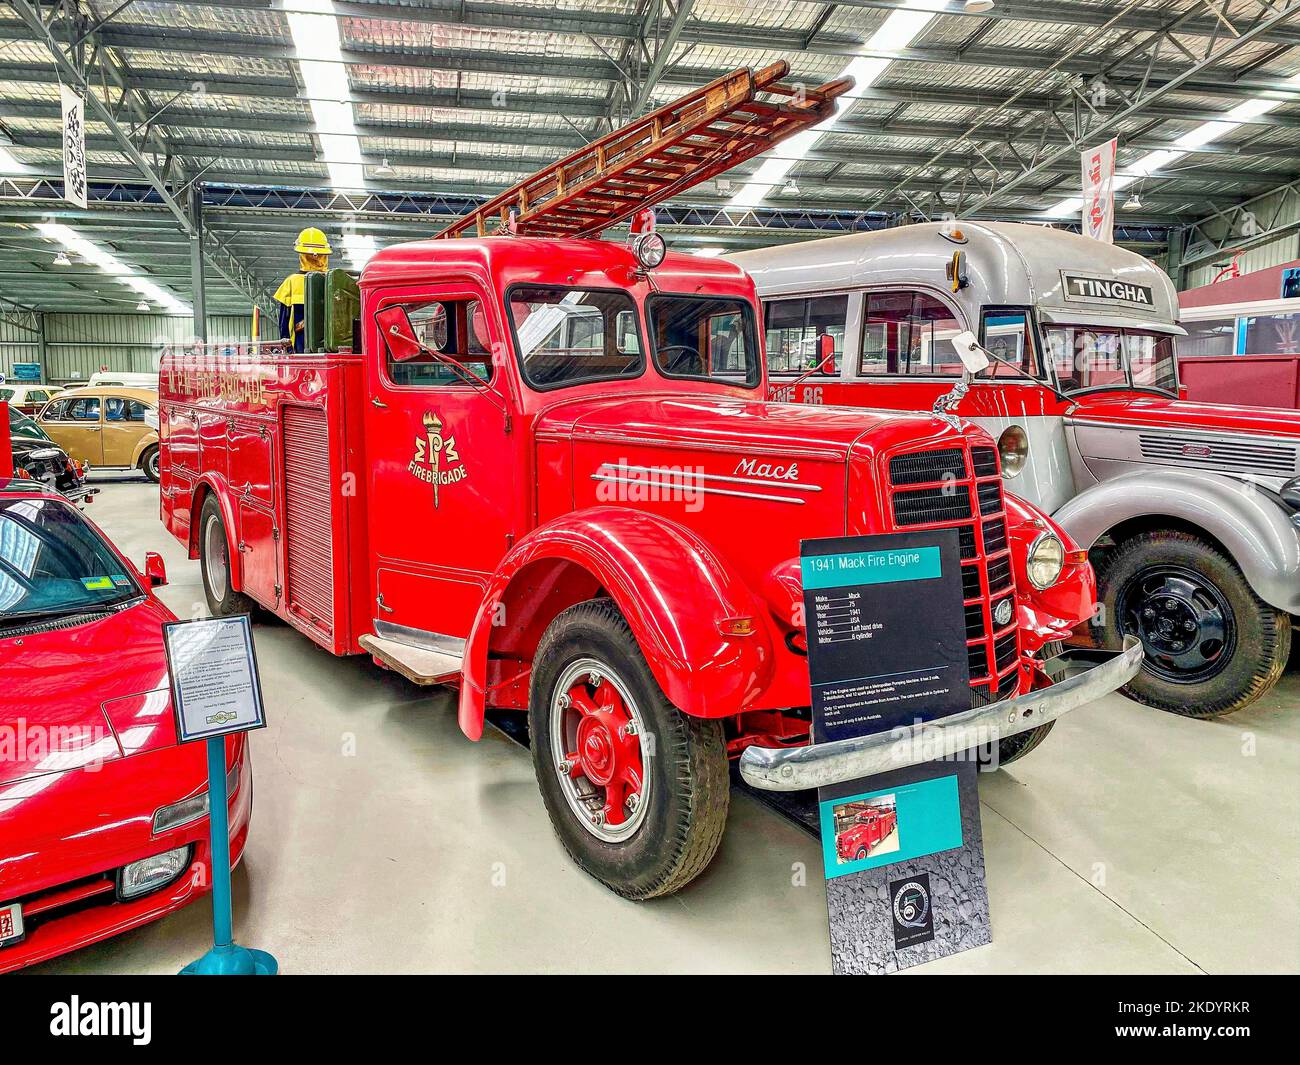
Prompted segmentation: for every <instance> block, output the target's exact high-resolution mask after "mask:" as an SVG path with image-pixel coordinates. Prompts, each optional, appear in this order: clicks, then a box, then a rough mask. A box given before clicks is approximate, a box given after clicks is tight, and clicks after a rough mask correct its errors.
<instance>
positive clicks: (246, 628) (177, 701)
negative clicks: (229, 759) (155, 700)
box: [163, 614, 266, 743]
mask: <svg viewBox="0 0 1300 1065" xmlns="http://www.w3.org/2000/svg"><path fill="white" fill-rule="evenodd" d="M163 640H164V644H165V646H166V648H167V664H168V667H169V672H170V674H171V689H172V708H173V711H174V712H175V715H176V738H177V740H178V741H179V742H180V743H189V742H191V741H192V740H205V739H208V738H210V737H212V736H224V735H226V734H228V733H231V732H247V731H249V730H250V729H257V728H264V727H265V725H266V713H265V711H264V710H263V707H262V685H261V680H260V678H259V677H258V673H257V657H256V655H255V654H254V652H253V630H252V626H251V625H250V624H249V619H248V615H247V614H240V615H238V616H236V617H233V618H201V619H199V620H197V621H172V622H168V623H167V624H166V625H164V626H163Z"/></svg>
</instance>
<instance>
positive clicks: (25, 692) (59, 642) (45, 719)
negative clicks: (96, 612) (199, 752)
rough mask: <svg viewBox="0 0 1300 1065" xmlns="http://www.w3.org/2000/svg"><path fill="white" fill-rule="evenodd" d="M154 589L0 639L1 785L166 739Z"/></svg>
mask: <svg viewBox="0 0 1300 1065" xmlns="http://www.w3.org/2000/svg"><path fill="white" fill-rule="evenodd" d="M172 620H174V618H173V615H172V614H171V612H170V611H169V610H167V608H166V607H164V606H163V605H162V604H161V603H160V602H158V601H157V600H155V599H153V598H148V599H145V600H143V601H142V602H140V603H138V604H136V605H134V606H131V607H128V608H127V609H125V610H121V611H118V612H117V613H115V614H111V615H109V616H108V617H106V618H103V619H101V620H99V621H93V622H90V623H89V624H85V625H78V626H75V627H73V628H69V629H54V630H52V631H47V632H37V633H31V634H28V635H24V636H21V637H11V638H0V669H3V670H4V671H5V674H6V676H13V677H18V678H21V680H20V682H18V683H10V684H7V685H4V686H3V688H0V746H8V747H10V748H11V749H9V750H2V751H0V755H3V757H0V784H12V783H16V782H17V781H21V780H25V779H28V778H31V777H37V776H42V775H45V774H49V773H58V772H63V771H67V770H74V769H84V768H87V767H93V766H96V765H100V764H103V763H106V762H112V761H115V760H117V759H120V758H124V757H126V756H129V755H132V754H138V753H141V752H144V751H150V750H157V749H160V748H163V747H170V746H173V745H174V744H175V742H176V733H175V726H174V724H173V721H172V710H171V696H170V692H169V685H168V676H167V660H166V656H165V654H164V652H163V644H162V627H161V626H162V623H163V622H165V621H172Z"/></svg>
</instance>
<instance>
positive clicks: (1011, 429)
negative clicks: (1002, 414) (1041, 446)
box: [998, 425, 1029, 480]
mask: <svg viewBox="0 0 1300 1065" xmlns="http://www.w3.org/2000/svg"><path fill="white" fill-rule="evenodd" d="M1008 437H1013V438H1014V437H1018V438H1019V443H1018V446H1017V447H1016V448H1015V450H1012V451H1011V452H1010V453H1009V454H1008V448H1007V443H1006V441H1007V438H1008ZM998 461H999V462H1000V463H1001V465H1002V476H1003V477H1005V478H1007V480H1012V479H1014V478H1016V477H1019V476H1020V475H1021V474H1022V473H1023V472H1024V470H1025V466H1026V465H1027V464H1028V462H1029V433H1027V432H1026V431H1025V428H1024V426H1022V425H1008V426H1007V427H1006V428H1005V429H1003V430H1002V432H1001V433H1000V434H999V435H998Z"/></svg>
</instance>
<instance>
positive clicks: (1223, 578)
mask: <svg viewBox="0 0 1300 1065" xmlns="http://www.w3.org/2000/svg"><path fill="white" fill-rule="evenodd" d="M1097 578H1098V595H1099V597H1100V599H1101V603H1102V607H1103V612H1102V615H1101V619H1100V620H1101V623H1102V635H1103V637H1104V639H1105V642H1106V644H1107V645H1108V646H1110V647H1119V646H1121V644H1122V642H1123V637H1124V636H1126V635H1133V636H1137V637H1138V638H1139V639H1140V640H1141V641H1142V646H1143V648H1144V649H1145V651H1146V656H1145V660H1144V662H1143V665H1142V672H1141V673H1139V674H1138V675H1137V676H1136V677H1134V678H1133V680H1132V681H1130V682H1129V684H1128V685H1126V686H1125V687H1124V689H1123V691H1124V693H1125V694H1126V695H1128V696H1130V697H1131V698H1134V699H1136V700H1137V701H1138V702H1140V703H1145V704H1146V705H1147V706H1154V707H1157V708H1159V709H1161V710H1168V711H1170V712H1171V713H1175V714H1182V715H1183V716H1185V717H1198V718H1210V717H1220V716H1221V715H1223V714H1230V713H1232V712H1233V711H1234V710H1240V709H1241V708H1242V707H1244V706H1248V705H1249V704H1250V703H1253V702H1254V701H1255V700H1256V699H1258V698H1259V697H1260V696H1261V695H1263V694H1264V693H1265V692H1267V691H1268V690H1269V689H1271V688H1272V687H1273V685H1275V684H1276V683H1277V681H1278V678H1280V677H1281V676H1282V671H1283V670H1284V669H1285V668H1286V661H1287V656H1288V655H1289V654H1290V651H1291V623H1290V619H1289V618H1288V617H1287V615H1286V614H1284V613H1282V612H1281V611H1279V610H1274V609H1273V608H1272V607H1271V606H1269V605H1268V604H1267V603H1265V602H1264V601H1263V600H1262V599H1260V598H1259V597H1258V596H1257V595H1255V593H1254V592H1253V591H1252V590H1251V588H1250V585H1249V584H1247V583H1246V578H1245V577H1244V576H1243V575H1242V572H1241V570H1240V569H1238V568H1237V566H1236V564H1235V563H1233V561H1232V560H1231V559H1230V558H1228V557H1227V556H1226V555H1224V554H1223V552H1221V551H1219V550H1218V549H1217V548H1215V547H1212V546H1211V545H1210V544H1208V543H1206V542H1205V541H1204V540H1202V539H1200V538H1199V537H1196V536H1193V535H1192V534H1190V533H1185V532H1179V531H1173V530H1163V531H1159V532H1149V533H1143V534H1142V535H1140V536H1135V537H1133V538H1132V539H1131V540H1127V541H1125V542H1123V543H1121V544H1120V545H1119V546H1118V547H1117V548H1116V549H1115V550H1114V552H1113V553H1112V554H1111V555H1110V557H1109V558H1108V559H1107V560H1106V562H1105V564H1104V566H1103V567H1102V570H1101V572H1099V573H1098V575H1097Z"/></svg>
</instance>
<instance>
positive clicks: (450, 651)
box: [372, 618, 465, 658]
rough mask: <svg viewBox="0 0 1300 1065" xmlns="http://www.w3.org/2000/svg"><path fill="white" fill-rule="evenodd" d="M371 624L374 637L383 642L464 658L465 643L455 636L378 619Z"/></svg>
mask: <svg viewBox="0 0 1300 1065" xmlns="http://www.w3.org/2000/svg"><path fill="white" fill-rule="evenodd" d="M372 624H373V625H374V627H375V635H376V636H379V637H381V638H383V639H385V640H395V641H396V642H398V643H405V644H409V645H410V646H412V647H420V648H423V649H424V650H426V651H437V652H438V653H439V654H444V655H458V656H460V657H461V658H464V657H465V641H464V640H462V639H459V638H457V637H455V636H448V635H446V634H445V633H441V632H430V631H428V630H427V629H413V628H411V626H409V625H396V624H394V623H393V622H391V621H383V620H381V619H379V618H375V619H374V621H373V622H372Z"/></svg>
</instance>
